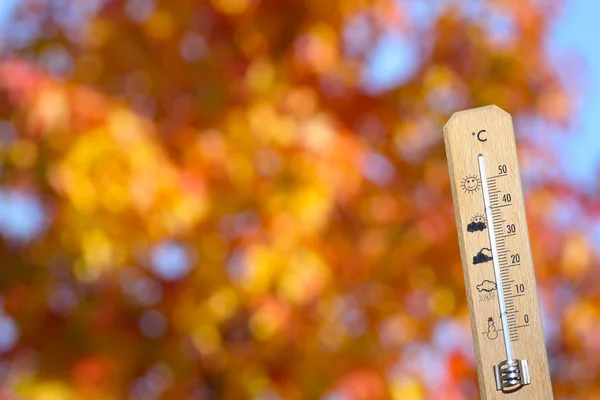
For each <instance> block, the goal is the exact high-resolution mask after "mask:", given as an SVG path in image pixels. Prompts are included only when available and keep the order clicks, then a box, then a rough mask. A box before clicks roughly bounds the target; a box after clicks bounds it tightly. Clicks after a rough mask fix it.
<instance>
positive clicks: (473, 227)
mask: <svg viewBox="0 0 600 400" xmlns="http://www.w3.org/2000/svg"><path fill="white" fill-rule="evenodd" d="M485 228H487V226H486V225H485V223H484V222H471V223H470V224H469V225H467V231H468V232H476V231H482V230H484V229H485Z"/></svg>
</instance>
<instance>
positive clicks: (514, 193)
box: [444, 106, 553, 400]
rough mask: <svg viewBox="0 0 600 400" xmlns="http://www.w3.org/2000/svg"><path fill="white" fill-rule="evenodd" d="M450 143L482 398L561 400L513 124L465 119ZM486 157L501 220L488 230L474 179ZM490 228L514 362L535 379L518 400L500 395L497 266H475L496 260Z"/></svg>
mask: <svg viewBox="0 0 600 400" xmlns="http://www.w3.org/2000/svg"><path fill="white" fill-rule="evenodd" d="M444 140H445V144H446V153H447V157H448V165H449V169H450V180H451V185H452V197H453V200H454V210H455V214H456V226H457V229H458V238H459V245H460V253H461V258H462V266H463V272H464V277H465V286H466V292H467V300H468V304H469V313H470V319H471V329H472V334H473V342H474V345H475V355H476V358H477V372H478V377H479V386H480V391H481V397H482V398H483V399H485V400H493V399H510V400H521V399H523V400H532V399H533V400H538V399H539V400H549V399H553V394H552V385H551V382H550V374H549V370H548V360H547V355H546V347H545V342H544V336H543V332H542V325H541V320H540V313H539V307H538V297H537V288H536V280H535V271H534V268H533V260H532V256H531V248H530V244H529V233H528V228H527V220H526V216H525V204H524V200H523V192H522V189H521V179H520V174H519V165H518V159H517V151H516V144H515V138H514V132H513V125H512V119H511V117H510V115H509V114H508V113H506V112H505V111H503V110H502V109H500V108H498V107H496V106H487V107H482V108H476V109H472V110H467V111H462V112H458V113H455V114H454V115H453V116H452V118H451V119H450V120H449V121H448V123H447V124H446V126H445V127H444ZM479 154H482V155H483V156H484V158H485V163H486V172H487V176H488V184H489V185H490V194H491V196H493V197H492V198H493V199H494V200H493V202H492V212H493V213H494V218H493V219H492V221H487V220H485V221H484V223H485V225H486V228H484V229H482V225H481V224H476V222H477V221H478V220H479V217H477V216H478V215H484V214H485V208H484V201H483V193H482V188H481V185H479V186H478V187H477V186H476V182H473V181H472V180H470V181H469V180H468V179H469V177H474V178H475V179H479V176H480V173H479V167H478V161H477V158H478V155H479ZM503 166H505V168H506V173H503V171H504V167H503ZM471 179H472V178H471ZM507 195H508V196H507ZM469 224H471V225H469ZM490 225H493V227H494V229H495V232H496V236H497V238H496V239H497V240H496V242H497V243H498V245H499V253H501V254H499V256H498V260H499V262H500V265H501V271H502V273H501V277H502V279H501V280H502V287H503V288H504V296H505V298H506V302H505V303H506V304H507V311H510V315H509V317H508V321H509V322H510V325H511V327H510V328H509V333H510V337H511V344H512V347H513V358H517V359H526V360H527V362H528V364H529V371H530V376H531V384H530V385H526V386H522V387H520V388H519V389H518V390H515V391H512V392H510V393H509V392H503V391H497V390H496V384H495V380H494V373H493V366H494V365H496V364H499V363H500V362H502V361H504V360H506V350H505V345H504V341H503V338H502V334H503V331H502V324H501V319H500V309H499V303H498V294H497V290H494V289H493V285H494V284H500V283H499V282H496V281H497V279H496V277H495V276H494V268H493V262H492V261H484V260H486V257H479V259H478V260H474V257H476V256H477V255H478V253H480V252H483V254H484V255H490V254H491V252H487V251H485V249H491V245H490V238H489V232H488V231H487V229H488V228H490ZM513 225H514V229H515V231H514V232H512V226H513ZM469 228H470V229H469ZM486 282H487V283H486ZM521 285H522V286H521ZM521 289H522V290H521ZM490 318H491V319H492V320H491V321H490V320H489V319H490ZM494 331H495V332H494ZM496 333H497V335H496Z"/></svg>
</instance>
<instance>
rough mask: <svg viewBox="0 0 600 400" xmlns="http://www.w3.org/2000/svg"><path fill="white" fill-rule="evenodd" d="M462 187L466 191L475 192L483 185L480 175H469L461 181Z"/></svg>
mask: <svg viewBox="0 0 600 400" xmlns="http://www.w3.org/2000/svg"><path fill="white" fill-rule="evenodd" d="M460 187H461V188H462V190H463V192H465V193H475V192H476V191H478V190H479V188H480V187H481V181H480V180H479V177H478V176H475V175H467V176H466V177H465V178H464V179H463V180H462V182H461V183H460Z"/></svg>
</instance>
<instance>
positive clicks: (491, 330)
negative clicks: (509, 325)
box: [487, 317, 498, 340]
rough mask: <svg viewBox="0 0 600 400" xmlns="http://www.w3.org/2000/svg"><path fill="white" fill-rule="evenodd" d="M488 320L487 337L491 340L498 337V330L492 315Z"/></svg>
mask: <svg viewBox="0 0 600 400" xmlns="http://www.w3.org/2000/svg"><path fill="white" fill-rule="evenodd" d="M487 322H488V331H487V337H488V339H490V340H494V339H496V338H497V337H498V332H497V331H496V326H495V325H494V320H493V318H492V317H489V318H488V320H487Z"/></svg>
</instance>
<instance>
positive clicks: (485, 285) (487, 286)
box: [476, 280, 496, 293]
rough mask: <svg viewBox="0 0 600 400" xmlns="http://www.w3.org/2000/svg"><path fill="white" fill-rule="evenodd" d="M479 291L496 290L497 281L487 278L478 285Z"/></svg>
mask: <svg viewBox="0 0 600 400" xmlns="http://www.w3.org/2000/svg"><path fill="white" fill-rule="evenodd" d="M476 288H477V291H478V292H488V293H490V292H493V291H494V290H496V282H492V281H488V280H485V281H483V282H481V283H480V284H479V285H477V286H476Z"/></svg>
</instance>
